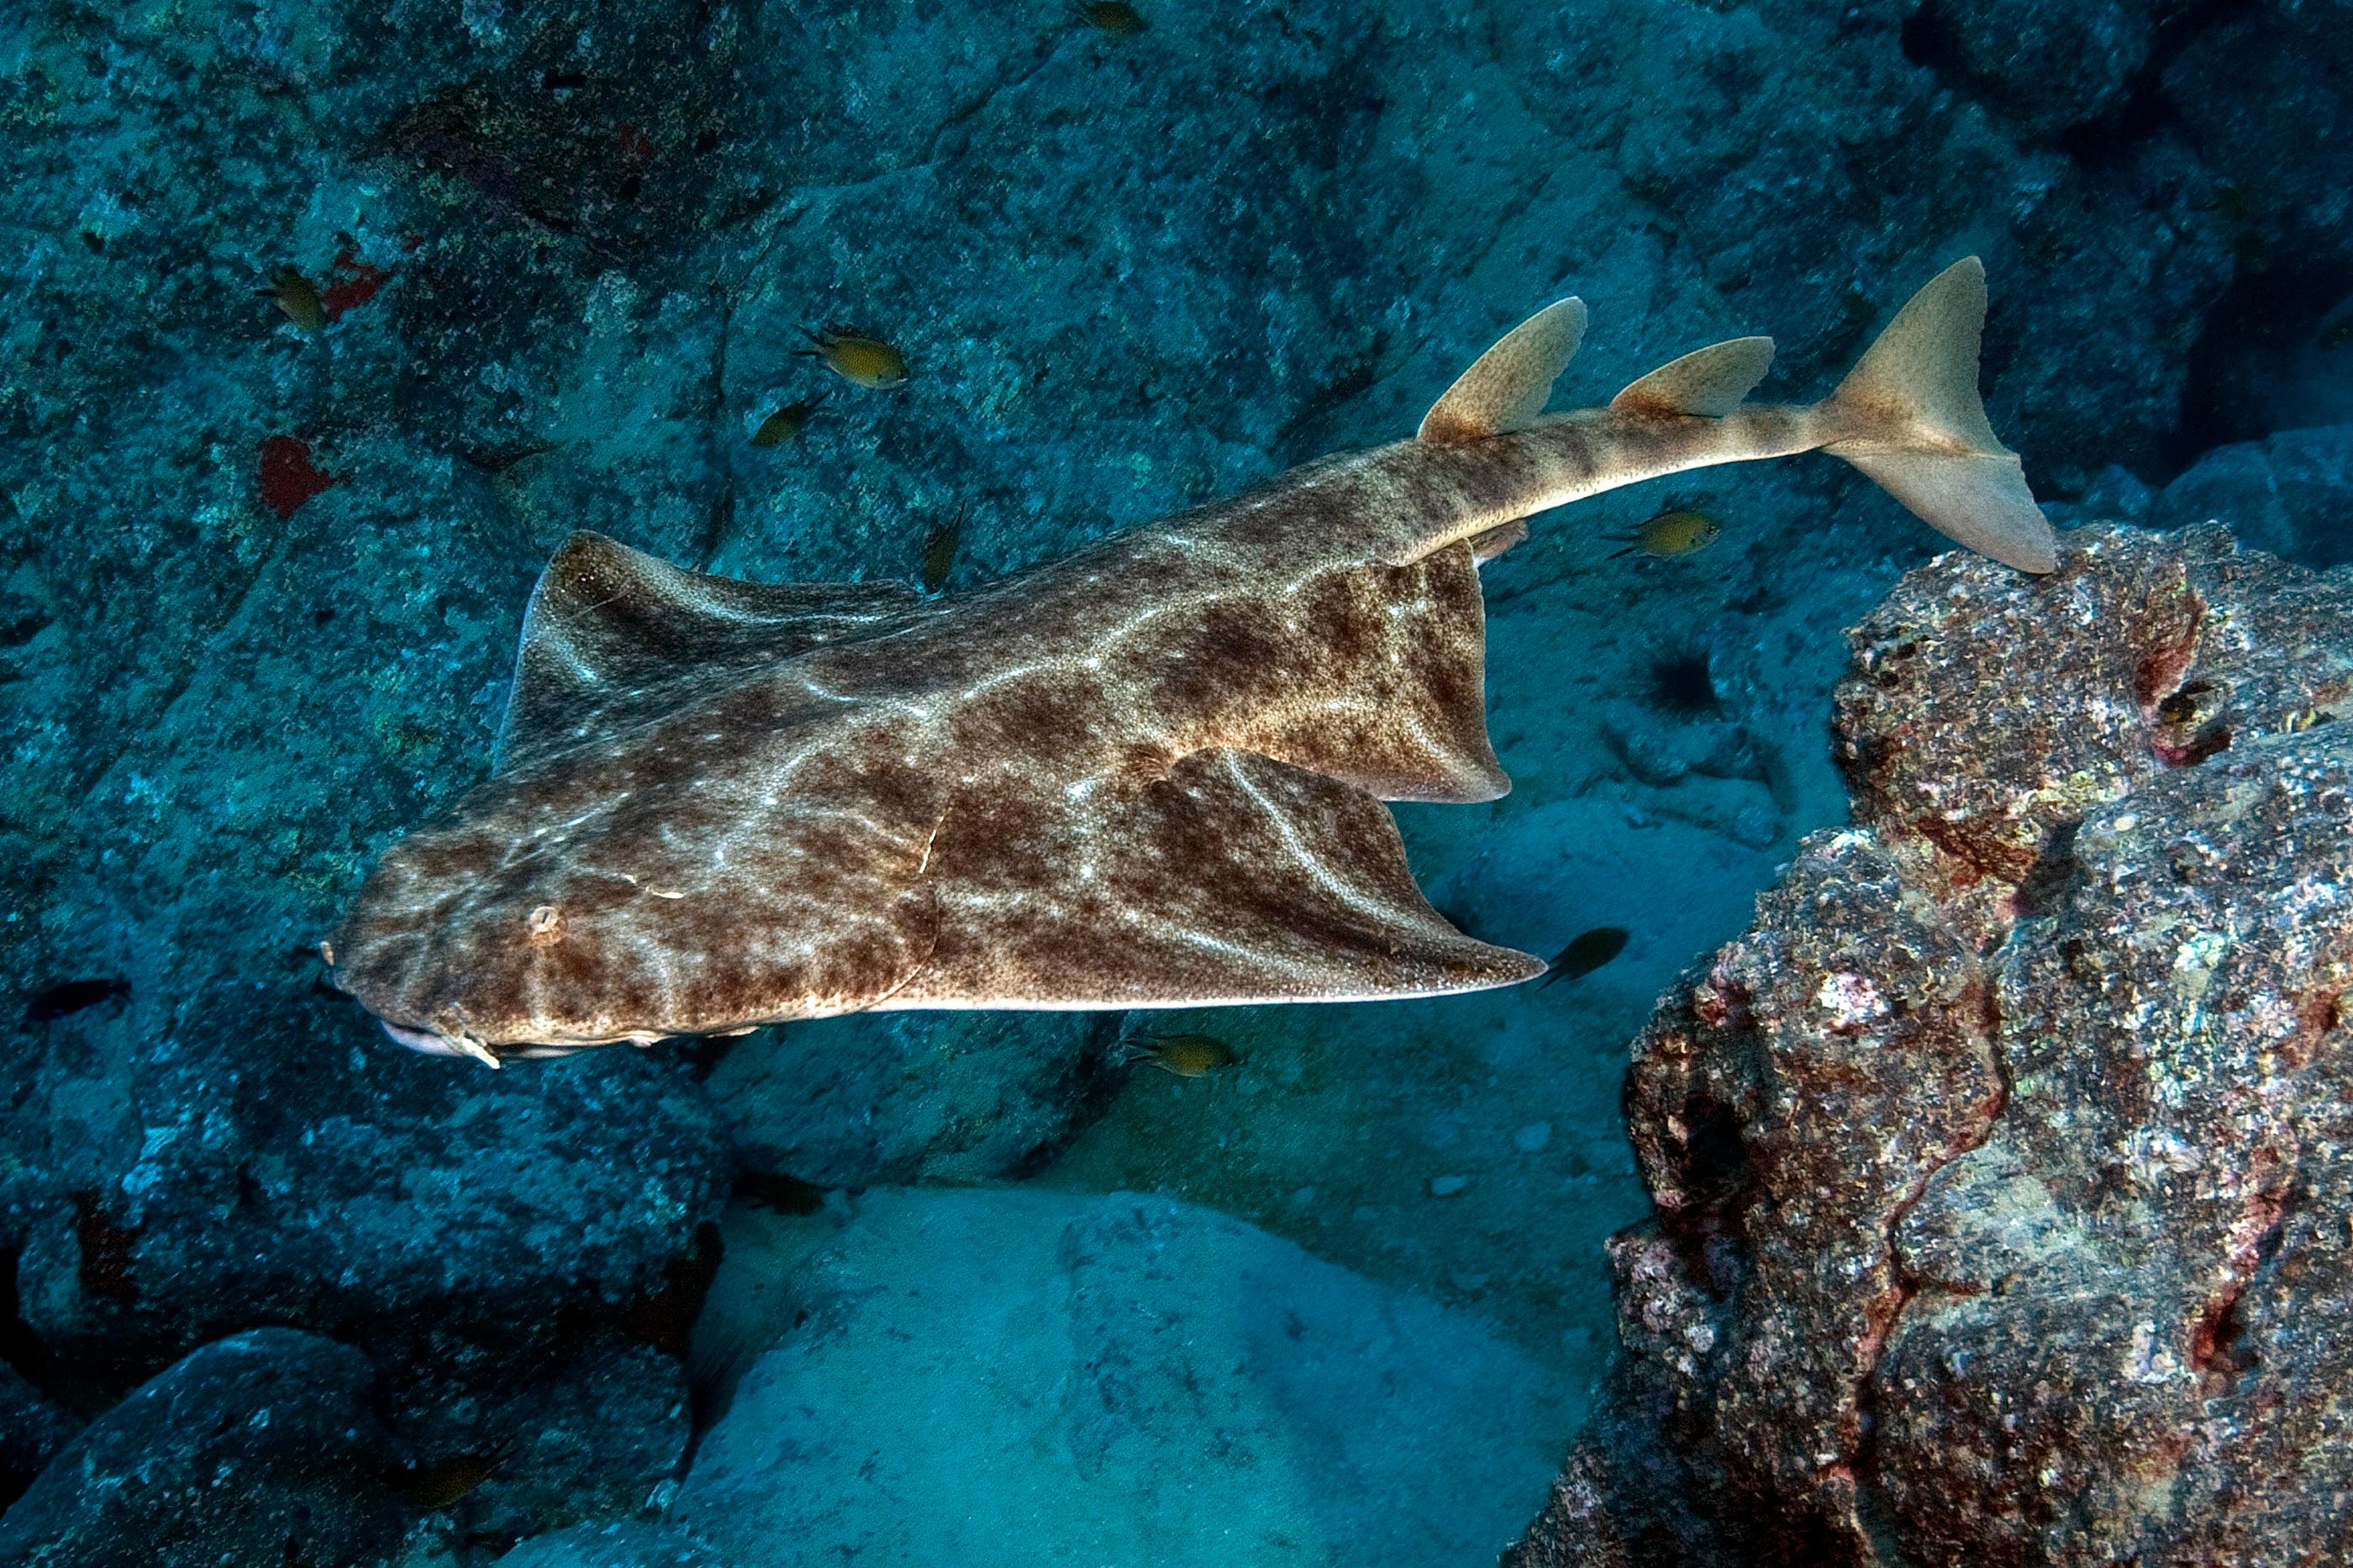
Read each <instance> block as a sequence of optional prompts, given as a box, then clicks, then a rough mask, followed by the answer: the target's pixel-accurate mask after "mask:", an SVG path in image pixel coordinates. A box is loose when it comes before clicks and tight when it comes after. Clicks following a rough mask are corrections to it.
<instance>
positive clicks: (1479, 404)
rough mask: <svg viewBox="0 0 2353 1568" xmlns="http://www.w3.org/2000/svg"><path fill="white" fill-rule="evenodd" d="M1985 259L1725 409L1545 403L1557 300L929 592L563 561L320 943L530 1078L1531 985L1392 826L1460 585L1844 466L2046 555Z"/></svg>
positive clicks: (1468, 607) (591, 537)
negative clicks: (1794, 394)
mask: <svg viewBox="0 0 2353 1568" xmlns="http://www.w3.org/2000/svg"><path fill="white" fill-rule="evenodd" d="M1984 314H1985V274H1984V269H1983V268H1981V267H1980V266H1979V265H1978V262H1977V260H1976V259H1975V258H1970V259H1968V260H1965V261H1962V262H1959V263H1957V265H1955V266H1953V267H1951V268H1947V270H1946V271H1945V272H1943V273H1942V274H1940V275H1939V276H1938V277H1937V278H1936V279H1935V280H1933V281H1932V282H1930V283H1929V284H1928V286H1927V287H1926V288H1925V289H1922V290H1921V291H1920V292H1919V293H1918V294H1917V295H1916V296H1915V297H1914V298H1913V300H1911V302H1910V303H1908V304H1906V305H1905V307H1904V309H1903V310H1902V311H1901V312H1899V313H1898V314H1897V316H1896V317H1895V319H1894V321H1893V322H1892V323H1890V324H1889V326H1888V327H1887V329H1886V331H1884V332H1883V333H1882V334H1881V336H1880V337H1879V339H1878V340H1877V341H1876V342H1873V344H1872V345H1871V347H1870V348H1869V349H1868V350H1867V351H1866V352H1865V353H1864V354H1863V356H1862V360H1861V361H1860V362H1858V363H1856V365H1855V367H1854V369H1853V370H1852V373H1850V374H1848V376H1847V377H1846V379H1845V380H1844V381H1843V382H1841V384H1839V386H1838V389H1837V390H1836V391H1835V392H1833V393H1832V394H1831V395H1830V396H1829V397H1828V398H1825V399H1824V400H1822V401H1821V402H1819V403H1814V404H1810V405H1802V406H1773V405H1748V404H1746V402H1745V401H1744V400H1745V399H1746V396H1747V395H1748V394H1749V392H1750V391H1751V390H1752V389H1754V388H1755V386H1756V385H1757V383H1758V382H1759V381H1760V380H1762V379H1763V377H1764V375H1765V372H1766V370H1767V366H1768V365H1769V364H1770V363H1771V360H1772V353H1773V345H1772V343H1771V342H1770V340H1768V339H1765V338H1736V339H1733V340H1732V341H1730V342H1722V343H1717V344H1715V346H1713V347H1710V348H1704V349H1701V350H1699V351H1698V352H1696V353H1691V354H1686V355H1685V356H1683V358H1681V359H1679V360H1676V361H1674V362H1673V363H1671V364H1668V365H1666V366H1664V367H1663V368H1662V369H1659V370H1655V371H1653V372H1651V374H1648V375H1645V376H1643V377H1642V378H1641V380H1639V381H1637V382H1635V383H1634V384H1632V385H1630V386H1629V387H1627V388H1626V389H1625V390H1624V391H1623V392H1621V393H1620V394H1619V395H1617V396H1616V397H1615V398H1613V399H1611V400H1610V402H1609V405H1608V406H1606V407H1602V408H1589V409H1580V410H1577V411H1576V412H1574V413H1568V414H1561V415H1554V416H1545V415H1544V414H1543V409H1544V405H1545V403H1546V399H1547V398H1548V396H1549V395H1550V393H1551V390H1552V385H1553V382H1554V380H1555V378H1556V376H1557V375H1558V374H1560V371H1561V369H1562V367H1563V366H1564V365H1566V364H1567V363H1568V360H1569V357H1570V355H1571V354H1573V353H1575V352H1576V350H1577V342H1578V340H1579V339H1580V337H1581V336H1582V335H1583V331H1584V326H1585V307H1584V306H1583V305H1582V304H1581V303H1580V302H1579V301H1577V300H1574V299H1570V300H1560V301H1558V302H1557V303H1556V304H1553V305H1550V306H1548V307H1546V309H1545V310H1541V311H1539V312H1537V313H1536V314H1535V316H1534V317H1532V318H1530V319H1529V320H1528V321H1525V323H1523V324H1522V325H1521V326H1519V327H1518V328H1516V329H1515V330H1514V331H1512V332H1511V333H1510V334H1508V335H1507V336H1505V337H1504V339H1503V340H1502V341H1501V342H1498V343H1496V344H1495V346H1494V347H1493V348H1492V349H1490V350H1488V351H1487V353H1485V354H1483V355H1482V356H1481V357H1480V359H1479V360H1478V362H1477V363H1474V364H1473V365H1472V367H1471V368H1470V369H1469V370H1468V371H1467V372H1465V373H1464V374H1463V375H1462V376H1461V379H1459V380H1458V381H1456V382H1455V384H1453V385H1452V386H1451V387H1450V388H1449V389H1448V390H1447V392H1446V394H1445V395H1444V396H1442V397H1440V399H1439V400H1438V403H1437V404H1436V405H1435V406H1433V407H1432V408H1431V409H1430V413H1429V416H1427V417H1426V418H1425V419H1423V421H1422V423H1421V427H1420V430H1419V432H1418V434H1417V435H1416V436H1415V437H1414V438H1413V439H1411V440H1409V441H1401V442H1398V443H1395V444H1393V445H1390V446H1386V447H1377V448H1376V449H1374V450H1371V451H1366V452H1358V453H1352V454H1347V455H1344V456H1339V457H1335V458H1325V459H1324V460H1322V461H1319V462H1315V463H1312V464H1309V465H1307V466H1306V467H1303V468H1296V469H1293V470H1292V471H1291V472H1289V473H1285V474H1283V475H1281V476H1280V477H1278V478H1276V479H1272V480H1271V481H1270V482H1268V483H1266V484H1264V485H1262V486H1261V487H1259V488H1258V489H1253V490H1250V491H1249V492H1247V493H1245V494H1243V495H1240V496H1237V497H1235V498H1233V499H1231V500H1222V501H1217V502H1213V503H1211V504H1209V505H1207V506H1204V507H1200V508H1198V509H1196V510H1191V511H1187V512H1183V513H1180V514H1178V515H1176V516H1175V517H1172V518H1168V519H1166V520H1164V521H1159V522H1155V523H1152V524H1150V525H1148V526H1145V527H1142V528H1138V529H1134V530H1132V531H1127V532H1124V533H1121V534H1117V535H1115V536H1113V537H1111V538H1108V539H1106V540H1104V541H1103V542H1100V543H1098V544H1095V545H1093V546H1092V547H1090V548H1088V549H1085V550H1082V551H1081V552H1078V553H1077V554H1074V555H1071V556H1070V557H1068V558H1066V559H1063V560H1060V561H1058V562H1053V563H1048V564H1045V565H1041V566H1039V567H1036V568H1033V569H1031V570H1029V571H1026V572H1023V573H1020V574H1017V575H1015V576H1011V577H1008V578H1006V579H1004V580H1002V581H999V582H997V583H994V584H990V585H988V586H987V587H985V588H981V589H978V590H976V591H974V592H971V593H967V594H962V595H956V596H955V597H952V598H949V599H944V600H931V599H926V598H923V596H921V595H918V594H917V593H916V592H915V591H914V590H913V588H912V587H908V586H905V585H902V584H895V583H844V584H754V583H744V582H738V581H734V580H732V579H728V578H723V577H716V576H710V575H705V574H699V573H694V572H689V571H683V570H681V569H679V568H677V567H673V566H670V565H667V564H665V563H662V562H660V561H659V560H656V559H654V558H653V557H651V556H649V555H644V554H640V553H639V552H637V551H634V550H630V549H628V548H625V547H624V546H622V545H619V544H617V543H615V542H612V541H610V540H608V539H605V538H602V537H599V536H598V535H596V534H593V533H578V534H575V535H574V536H573V538H572V539H571V540H570V541H569V542H566V543H565V546H564V547H563V549H562V550H561V551H559V552H557V554H556V556H555V558H554V561H553V562H551V563H549V565H548V567H547V570H546V573H545V574H544V575H543V576H542V578H541V579H540V582H539V585H538V587H537V588H536V589H535V590H534V591H533V595H532V600H531V605H530V608H529V611H528V613H527V614H526V616H525V619H524V623H523V632H522V650H521V654H520V656H519V659H518V664H517V668H516V671H515V679H514V686H513V690H512V696H511V697H510V699H509V707H508V710H507V714H506V718H505V721H504V724H503V726H502V729H501V734H500V737H499V741H498V743H497V747H496V750H495V752H494V755H493V765H492V771H491V777H490V778H489V780H488V781H487V782H485V783H484V784H480V786H478V787H477V788H475V789H474V790H473V791H472V792H470V794H468V795H465V796H464V797H463V798H462V799H461V800H460V801H459V802H458V804H457V805H456V806H455V808H454V810H453V811H452V812H451V813H450V815H449V816H448V819H447V820H445V821H443V822H442V823H440V824H439V825H438V826H433V827H430V828H427V829H425V830H422V831H419V832H417V833H415V834H412V835H411V836H409V837H406V838H405V839H403V840H401V841H400V842H399V843H397V844H396V845H395V846H394V847H392V849H391V850H390V851H389V852H388V853H386V854H385V857H384V858H383V861H382V862H381V864H379V865H378V866H377V867H376V868H375V872H374V874H373V875H372V876H371V877H370V878H369V879H368V881H367V883H366V885H365V887H364V888H363V889H362V890H361V892H360V895H359V897H358V899H357V900H356V901H355V902H354V904H353V907H352V909H351V910H350V912H349V914H348V915H347V916H346V917H345V919H344V920H343V924H342V926H341V928H340V929H339V930H338V931H336V933H335V934H334V936H333V938H332V941H331V942H330V943H329V944H328V945H327V953H328V958H329V962H330V963H331V964H332V973H333V977H334V980H335V982H336V984H339V985H341V986H342V987H343V989H345V990H347V991H349V992H350V993H351V994H353V995H354V996H356V997H357V998H358V999H359V1000H360V1001H361V1002H362V1003H363V1004H364V1005H365V1006H366V1007H367V1008H368V1009H369V1010H370V1011H371V1012H373V1013H374V1014H375V1016H377V1017H378V1018H379V1019H380V1020H381V1021H382V1022H383V1024H384V1026H385V1029H386V1030H388V1031H389V1032H390V1033H391V1035H392V1036H393V1037H394V1038H395V1039H397V1040H399V1041H401V1042H402V1043H404V1044H406V1045H409V1046H412V1047H416V1048H417V1049H420V1050H425V1051H433V1052H440V1053H445V1054H449V1055H461V1056H469V1057H473V1058H478V1059H480V1060H482V1061H485V1062H488V1063H491V1065H493V1066H495V1065H496V1064H497V1063H498V1062H499V1060H500V1059H501V1058H503V1057H527V1056H539V1055H547V1054H553V1053H557V1052H562V1051H566V1050H572V1049H577V1048H579V1047H587V1046H597V1045H607V1044H613V1043H617V1042H619V1041H625V1040H626V1041H633V1042H637V1043H639V1044H644V1043H647V1042H650V1041H653V1040H656V1039H660V1038H664V1037H670V1036H678V1035H708V1034H725V1033H735V1032H741V1031H743V1030H745V1029H749V1028H753V1027H755V1026H760V1025H763V1024H771V1023H779V1022H784V1021H786V1020H791V1019H798V1018H815V1017H822V1016H828V1015H831V1014H838V1013H849V1012H855V1011H859V1010H860V1009H874V1008H891V1007H998V1008H1131V1007H1175V1006H1198V1005H1214V1004H1237V1003H1269V1002H1332V1001H1344V1000H1359V999H1367V998H1378V997H1406V996H1433V995H1440V994H1447V993H1451V992H1458V991H1472V990H1478V989H1481V988H1483V987H1488V986H1496V985H1509V984H1514V983H1515V982H1518V981H1523V980H1527V979H1529V978H1532V977H1533V976H1535V975H1537V974H1540V973H1543V972H1544V967H1545V966H1544V964H1543V963H1542V962H1540V961H1539V960H1537V959H1535V958H1534V957H1532V956H1530V955H1528V954H1526V953H1524V952H1513V951H1511V950H1509V949H1505V948H1500V947H1494V946H1491V945H1489V944H1487V943H1485V942H1478V941H1475V940H1473V939H1472V938H1471V937H1468V936H1466V935H1464V934H1463V933H1462V932H1461V931H1457V930H1455V929H1454V928H1453V926H1451V924H1449V923H1448V922H1447V921H1445V920H1444V919H1443V918H1441V917H1440V915H1439V914H1438V913H1437V911H1436V910H1433V909H1431V908H1430V904H1429V902H1428V901H1427V900H1424V899H1423V897H1422V896H1421V893H1420V891H1419V889H1418V888H1417V887H1416V886H1415V884H1414V880H1413V878H1412V876H1411V875H1410V873H1409V871H1408V869H1407V867H1406V860H1405V854H1404V850H1403V848H1402V847H1401V845H1400V843H1399V840H1398V833H1397V828H1396V826H1395V825H1394V824H1393V823H1392V821H1391V820H1390V817H1389V814H1388V810H1387V809H1386V808H1385V807H1384V806H1383V805H1381V802H1383V801H1388V800H1422V801H1483V800H1493V799H1494V798H1496V797H1498V796H1500V795H1503V794H1504V792H1505V791H1506V790H1508V789H1509V788H1510V787H1511V785H1510V780H1509V779H1507V778H1506V777H1505V776H1504V772H1503V769H1502V767H1501V766H1500V765H1499V764H1498V763H1497V761H1496V758H1495V753H1494V751H1493V747H1492V746H1491V745H1490V744H1489V742H1488V739H1487V730H1486V719H1485V712H1484V692H1483V681H1484V668H1483V665H1484V657H1485V648H1484V644H1485V619H1484V610H1483V606H1482V600H1481V595H1480V583H1479V568H1480V565H1481V563H1483V562H1485V561H1487V560H1489V559H1491V558H1493V556H1494V555H1495V554H1497V553H1500V552H1502V551H1503V550H1504V549H1506V548H1508V547H1509V546H1510V545H1511V544H1513V543H1514V542H1517V541H1518V540H1519V539H1520V538H1522V537H1524V536H1525V523H1524V521H1522V520H1524V519H1525V518H1527V517H1529V516H1531V515H1532V514H1534V513H1536V512H1540V511H1544V510H1547V509H1549V508H1552V507H1556V506H1560V505H1562V504H1563V503H1565V502H1568V501H1574V500H1579V499H1580V498H1583V497H1586V496H1590V495H1594V494H1597V493H1599V492H1600V491H1602V490H1607V489H1615V488H1616V487H1618V486H1620V485H1629V484H1634V483H1637V482H1639V481H1641V480H1643V479H1655V478H1657V477H1659V476H1660V475H1662V474H1672V473H1677V472H1680V471H1682V470H1683V469H1687V468H1701V467H1704V466H1707V465H1710V464H1716V463H1733V462H1746V461H1749V460H1751V459H1755V458H1778V457H1783V456H1786V455H1788V454H1791V453H1797V452H1806V451H1814V450H1822V451H1828V452H1831V453H1832V454H1834V455H1836V456H1838V457H1840V458H1844V459H1845V460H1846V461H1848V462H1850V463H1852V464H1853V465H1854V466H1855V467H1856V468H1861V469H1862V471H1863V472H1864V473H1866V474H1868V475H1870V476H1871V477H1872V478H1873V479H1875V480H1877V481H1878V482H1879V483H1880V484H1881V485H1882V486H1883V487H1884V488H1885V489H1887V490H1889V491H1890V492H1892V493H1893V494H1894V496H1895V498H1896V499H1897V500H1901V501H1902V502H1903V503H1904V504H1905V505H1906V506H1908V507H1910V508H1911V509H1912V510H1914V511H1915V512H1917V513H1918V514H1919V515H1920V516H1921V517H1922V518H1924V519H1926V521H1928V522H1929V523H1931V524H1932V525H1934V526H1935V527H1936V528H1937V529H1940V530H1942V531H1944V532H1945V533H1947V534H1948V535H1950V536H1951V537H1952V538H1953V539H1955V540H1957V541H1958V542H1961V543H1963V544H1965V545H1968V547H1970V548H1971V549H1974V550H1977V551H1980V552H1984V553H1985V554H1987V555H1989V556H1992V557H1993V558H1994V559H1996V560H1998V561H2000V562H2004V563H2008V564H2010V565H2011V566H2014V567H2017V568H2018V569H2020V570H2021V571H2026V572H2047V571H2050V570H2051V569H2052V566H2053V565H2054V563H2055V555H2054V541H2053V538H2052V531H2051V528H2050V526H2049V524H2048V523H2046V522H2045V521H2043V518H2042V513H2041V512H2040V511H2039V510H2036V507H2035V504H2034V499H2033V497H2032V495H2031V494H2030V493H2029V491H2028V489H2027V486H2026V481H2025V478H2024V475H2023V473H2022V471H2021V468H2020V465H2019V460H2018V458H2016V457H2015V456H2013V455H2012V454H2011V453H2010V452H2009V451H2008V450H2007V449H2005V448H2004V447H2002V445H2001V443H2000V440H1999V439H1997V438H1996V437H1995V435H1994V432H1993V429H1992V426H1990V425H1989V424H1988V423H1987V421H1986V416H1985V411H1984V408H1983V406H1982V405H1981V404H1980V403H1979V401H1978V385H1977V374H1978V336H1979V331H1980V327H1981V325H1982V322H1983V320H1984Z"/></svg>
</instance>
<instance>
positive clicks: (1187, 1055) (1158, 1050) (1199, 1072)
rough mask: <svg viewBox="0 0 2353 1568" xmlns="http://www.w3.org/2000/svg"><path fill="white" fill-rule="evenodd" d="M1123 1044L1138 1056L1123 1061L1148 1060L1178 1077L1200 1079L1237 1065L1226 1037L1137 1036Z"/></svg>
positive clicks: (1122, 1043)
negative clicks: (1220, 1069)
mask: <svg viewBox="0 0 2353 1568" xmlns="http://www.w3.org/2000/svg"><path fill="white" fill-rule="evenodd" d="M1120 1044H1121V1045H1123V1046H1124V1047H1127V1048H1128V1049H1129V1050H1131V1051H1133V1052H1134V1055H1133V1056H1128V1057H1124V1058H1121V1059H1122V1060H1123V1061H1130V1062H1133V1061H1146V1062H1150V1063H1151V1064H1152V1065H1153V1066H1154V1067H1156V1068H1159V1069H1160V1070H1161V1071H1162V1072H1166V1073H1174V1074H1176V1076H1177V1077H1178V1078H1199V1077H1201V1076H1203V1075H1204V1074H1207V1073H1213V1072H1216V1071H1217V1070H1218V1069H1219V1068H1229V1067H1231V1066H1233V1065H1234V1061H1235V1058H1234V1053H1233V1052H1232V1051H1231V1050H1229V1049H1228V1048H1227V1046H1226V1043H1225V1042H1224V1041H1223V1040H1213V1039H1211V1038H1210V1037H1208V1036H1207V1035H1136V1036H1133V1037H1129V1038H1127V1039H1124V1040H1122V1041H1121V1042H1120Z"/></svg>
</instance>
